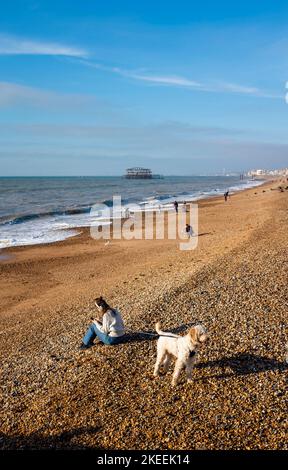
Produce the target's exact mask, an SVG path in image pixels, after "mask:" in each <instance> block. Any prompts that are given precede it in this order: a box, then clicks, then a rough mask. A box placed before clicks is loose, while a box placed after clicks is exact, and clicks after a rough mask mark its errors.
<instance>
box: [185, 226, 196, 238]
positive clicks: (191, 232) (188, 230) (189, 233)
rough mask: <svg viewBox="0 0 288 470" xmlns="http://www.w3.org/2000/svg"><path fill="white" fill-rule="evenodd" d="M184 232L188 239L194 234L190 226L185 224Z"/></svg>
mask: <svg viewBox="0 0 288 470" xmlns="http://www.w3.org/2000/svg"><path fill="white" fill-rule="evenodd" d="M185 232H186V234H187V236H188V238H190V237H192V236H193V234H194V232H193V229H192V227H191V225H189V224H186V227H185Z"/></svg>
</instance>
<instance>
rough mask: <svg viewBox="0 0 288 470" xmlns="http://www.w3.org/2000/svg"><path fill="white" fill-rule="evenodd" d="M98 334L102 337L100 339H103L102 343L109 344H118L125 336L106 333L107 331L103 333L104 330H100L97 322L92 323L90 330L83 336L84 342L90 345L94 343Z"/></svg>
mask: <svg viewBox="0 0 288 470" xmlns="http://www.w3.org/2000/svg"><path fill="white" fill-rule="evenodd" d="M96 336H98V338H99V339H100V341H102V343H104V344H108V345H112V344H118V343H120V342H121V339H122V338H123V336H109V335H106V334H105V333H102V331H100V330H99V329H98V328H97V326H96V325H95V323H92V324H91V325H90V326H89V328H88V330H87V331H86V334H85V336H84V338H83V343H84V344H85V345H86V346H90V345H91V344H93V341H94V339H95V338H96Z"/></svg>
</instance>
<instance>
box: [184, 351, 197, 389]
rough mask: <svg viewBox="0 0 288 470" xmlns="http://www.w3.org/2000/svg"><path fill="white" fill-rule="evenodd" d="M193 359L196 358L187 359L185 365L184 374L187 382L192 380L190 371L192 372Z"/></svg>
mask: <svg viewBox="0 0 288 470" xmlns="http://www.w3.org/2000/svg"><path fill="white" fill-rule="evenodd" d="M195 361H196V358H195V357H193V358H191V359H189V361H188V362H187V365H186V376H187V382H189V383H190V382H192V372H193V368H194V364H195Z"/></svg>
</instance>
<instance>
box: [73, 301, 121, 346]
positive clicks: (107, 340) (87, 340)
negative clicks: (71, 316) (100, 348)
mask: <svg viewBox="0 0 288 470" xmlns="http://www.w3.org/2000/svg"><path fill="white" fill-rule="evenodd" d="M95 305H96V307H97V309H98V311H99V313H100V315H101V316H102V318H97V319H93V318H91V320H92V324H91V325H90V327H89V328H88V330H87V332H86V334H85V336H84V338H83V340H82V343H81V346H80V349H87V348H90V347H91V346H93V341H94V339H95V338H96V337H98V339H99V340H100V341H102V343H104V344H108V345H112V344H118V343H120V342H121V340H122V339H123V338H122V337H123V336H124V334H125V331H124V323H123V320H122V318H121V315H120V313H119V312H118V311H117V310H115V309H114V308H111V307H110V306H109V305H108V304H107V302H106V300H104V299H103V297H97V299H95Z"/></svg>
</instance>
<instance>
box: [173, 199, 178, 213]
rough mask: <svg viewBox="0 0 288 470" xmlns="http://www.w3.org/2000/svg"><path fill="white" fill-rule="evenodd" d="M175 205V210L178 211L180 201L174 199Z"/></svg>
mask: <svg viewBox="0 0 288 470" xmlns="http://www.w3.org/2000/svg"><path fill="white" fill-rule="evenodd" d="M174 207H175V211H176V212H178V202H177V201H174Z"/></svg>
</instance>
